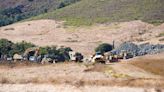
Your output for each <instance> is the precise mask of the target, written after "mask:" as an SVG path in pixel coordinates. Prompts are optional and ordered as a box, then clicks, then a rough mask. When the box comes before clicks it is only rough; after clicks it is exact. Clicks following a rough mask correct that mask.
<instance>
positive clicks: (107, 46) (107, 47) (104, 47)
mask: <svg viewBox="0 0 164 92" xmlns="http://www.w3.org/2000/svg"><path fill="white" fill-rule="evenodd" d="M112 49H113V46H112V45H110V44H108V43H102V44H100V45H99V46H98V47H97V48H96V49H95V52H101V53H105V52H108V51H111V50H112Z"/></svg>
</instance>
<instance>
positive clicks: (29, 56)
mask: <svg viewBox="0 0 164 92" xmlns="http://www.w3.org/2000/svg"><path fill="white" fill-rule="evenodd" d="M39 49H40V48H39V47H32V48H28V49H27V50H26V51H25V52H24V54H23V57H24V60H32V61H36V59H37V56H38V55H39Z"/></svg>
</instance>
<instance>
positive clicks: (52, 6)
mask: <svg viewBox="0 0 164 92" xmlns="http://www.w3.org/2000/svg"><path fill="white" fill-rule="evenodd" d="M28 1H29V2H26V1H25V0H23V1H21V2H20V1H19V0H18V1H14V0H13V1H12V2H13V3H12V5H11V4H10V3H9V0H6V1H3V3H1V4H0V26H5V25H9V24H12V23H15V22H18V21H21V20H24V19H27V18H30V17H33V16H37V15H39V14H43V13H47V12H50V11H52V10H56V9H59V8H63V7H65V6H68V5H71V4H73V3H75V2H78V1H80V0H48V1H45V0H40V1H36V0H28ZM15 2H19V4H17V3H15ZM4 5H6V6H4ZM8 5H10V6H8ZM1 6H3V7H1Z"/></svg>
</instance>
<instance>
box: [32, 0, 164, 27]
mask: <svg viewBox="0 0 164 92" xmlns="http://www.w3.org/2000/svg"><path fill="white" fill-rule="evenodd" d="M163 5H164V0H82V1H80V2H78V3H76V4H73V5H70V6H68V7H65V8H63V9H59V10H57V11H54V12H51V13H48V14H44V15H40V16H38V17H35V18H33V19H42V18H52V19H62V20H67V24H71V25H81V24H83V25H90V24H92V23H104V22H115V21H117V22H118V21H129V20H143V21H146V22H150V23H163V22H164V6H163Z"/></svg>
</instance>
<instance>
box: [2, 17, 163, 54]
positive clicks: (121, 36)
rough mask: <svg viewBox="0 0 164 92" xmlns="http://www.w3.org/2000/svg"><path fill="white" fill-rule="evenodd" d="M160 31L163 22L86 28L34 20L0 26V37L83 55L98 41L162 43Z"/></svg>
mask: <svg viewBox="0 0 164 92" xmlns="http://www.w3.org/2000/svg"><path fill="white" fill-rule="evenodd" d="M162 34H164V24H162V25H159V26H153V25H152V24H148V23H145V22H142V21H139V20H138V21H130V22H119V23H112V24H101V25H99V24H96V25H92V26H86V27H65V25H63V22H59V21H55V20H35V21H28V22H23V23H15V24H12V25H9V26H5V27H0V38H6V39H9V40H11V41H13V42H21V41H22V40H25V41H27V42H32V43H34V44H36V45H40V46H47V45H49V46H50V45H58V46H68V47H71V48H72V49H73V50H75V51H78V52H81V53H83V54H85V55H90V54H92V53H93V52H94V49H95V48H96V47H97V46H98V45H99V44H101V43H111V44H112V41H113V40H114V41H115V42H116V45H119V44H120V43H122V42H125V41H132V42H136V43H140V42H141V43H142V42H143V43H144V42H145V41H146V42H152V43H154V44H158V43H160V44H162V43H164V40H162V39H164V35H162ZM157 36H158V37H157Z"/></svg>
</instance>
